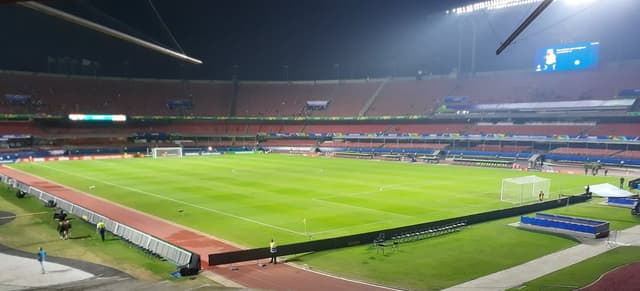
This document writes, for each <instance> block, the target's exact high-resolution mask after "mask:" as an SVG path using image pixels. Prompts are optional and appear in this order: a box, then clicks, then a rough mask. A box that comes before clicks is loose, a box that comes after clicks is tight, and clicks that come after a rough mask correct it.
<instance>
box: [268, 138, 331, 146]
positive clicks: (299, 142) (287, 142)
mask: <svg viewBox="0 0 640 291" xmlns="http://www.w3.org/2000/svg"><path fill="white" fill-rule="evenodd" d="M317 145H318V142H317V141H315V140H308V139H271V140H267V141H264V142H262V143H260V146H266V147H281V146H284V147H313V146H317Z"/></svg>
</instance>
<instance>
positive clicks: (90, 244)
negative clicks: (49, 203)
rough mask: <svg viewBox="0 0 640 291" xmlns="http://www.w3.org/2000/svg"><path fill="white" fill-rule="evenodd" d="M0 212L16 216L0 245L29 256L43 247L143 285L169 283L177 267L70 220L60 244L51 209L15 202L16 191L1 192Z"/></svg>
mask: <svg viewBox="0 0 640 291" xmlns="http://www.w3.org/2000/svg"><path fill="white" fill-rule="evenodd" d="M0 210H3V211H8V212H10V213H13V214H16V215H17V218H16V219H14V220H13V221H11V222H10V223H7V224H4V225H2V226H0V243H1V244H3V245H5V246H8V247H11V248H14V249H19V250H23V251H26V252H29V253H34V254H35V252H36V250H37V248H38V247H43V248H44V249H45V250H46V251H47V254H48V255H49V256H54V257H65V258H71V259H77V260H82V261H88V262H93V263H96V264H101V265H106V266H110V267H112V268H115V269H118V270H121V271H123V272H126V273H128V274H130V275H131V276H133V277H135V278H137V279H141V280H145V281H162V280H167V279H170V278H171V277H170V276H169V275H170V274H171V273H172V272H175V270H176V267H175V265H173V264H172V263H170V262H167V261H164V260H162V259H160V258H158V257H155V256H151V255H148V254H146V253H144V252H142V251H140V249H138V248H137V247H133V246H132V245H131V244H129V243H127V242H125V241H121V240H119V239H117V238H113V237H111V236H107V240H106V241H105V242H102V241H101V240H100V238H99V237H98V235H97V234H96V231H95V226H93V225H90V224H88V223H84V222H82V221H81V220H80V219H78V218H77V217H73V216H70V218H72V221H73V229H72V232H71V235H70V237H71V238H70V239H68V240H60V239H59V236H58V231H57V230H56V224H57V223H56V221H54V220H53V219H52V217H53V211H54V210H53V209H51V208H45V207H43V203H42V201H40V200H38V199H37V198H35V197H31V196H26V197H25V198H23V199H18V198H16V195H15V191H13V190H9V189H7V188H5V187H2V188H0ZM171 280H172V281H177V282H178V283H179V284H180V285H186V286H188V287H196V286H201V285H204V284H207V285H212V286H217V285H216V284H215V283H214V282H212V281H210V280H207V279H206V278H198V279H196V280H186V279H183V280H175V279H171Z"/></svg>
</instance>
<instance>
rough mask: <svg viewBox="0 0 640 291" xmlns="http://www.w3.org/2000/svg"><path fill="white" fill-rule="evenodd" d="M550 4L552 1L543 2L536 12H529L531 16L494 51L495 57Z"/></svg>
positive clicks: (545, 0)
mask: <svg viewBox="0 0 640 291" xmlns="http://www.w3.org/2000/svg"><path fill="white" fill-rule="evenodd" d="M551 3H553V0H544V1H543V2H542V3H540V5H539V6H538V7H537V8H536V10H534V11H533V12H531V15H529V17H527V19H525V20H524V22H522V24H520V26H518V28H516V30H515V31H514V32H513V33H512V34H511V35H510V36H509V37H508V38H507V40H505V41H504V42H503V43H502V44H501V45H500V47H499V48H498V49H497V50H496V55H500V53H502V51H504V50H505V49H506V48H507V47H508V46H509V45H510V44H511V43H512V42H513V41H514V40H515V39H516V37H518V35H520V33H522V32H523V31H524V30H525V29H526V28H527V26H529V24H531V22H533V20H534V19H536V18H537V17H538V16H539V15H540V14H541V13H542V11H544V10H545V9H547V7H549V5H551Z"/></svg>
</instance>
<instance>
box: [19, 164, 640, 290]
mask: <svg viewBox="0 0 640 291" xmlns="http://www.w3.org/2000/svg"><path fill="white" fill-rule="evenodd" d="M14 167H16V168H18V169H21V170H24V171H27V172H30V173H34V174H36V175H38V176H41V177H45V178H48V179H51V180H54V181H58V182H60V183H63V184H65V185H70V186H72V187H74V188H77V189H79V190H82V191H85V192H88V193H91V194H93V195H97V196H101V197H104V198H107V199H110V200H112V201H115V202H117V203H120V204H124V205H127V206H129V207H133V208H136V209H139V210H142V211H145V212H148V213H151V214H153V215H156V216H159V217H163V218H165V219H169V220H172V221H175V222H177V223H180V224H183V225H186V226H189V227H192V228H195V229H198V230H201V231H203V232H206V233H210V234H212V235H214V236H217V237H221V238H224V239H226V240H229V241H233V242H235V243H238V244H241V245H245V246H249V247H263V246H265V245H266V243H267V241H268V240H269V239H270V238H271V237H274V238H276V239H277V240H278V241H279V243H280V244H285V243H291V242H297V241H303V240H306V239H308V238H307V235H306V232H305V226H304V223H303V219H305V218H306V219H307V227H308V228H307V230H306V231H308V232H310V233H313V234H314V239H317V238H324V237H333V236H339V235H344V234H353V233H359V232H364V231H371V230H376V229H382V228H386V227H392V226H401V225H409V224H414V223H421V222H425V221H430V220H435V219H441V218H447V217H453V216H460V215H466V214H470V213H475V212H482V211H486V210H491V209H499V208H505V207H511V206H512V204H510V203H503V202H500V199H499V196H500V181H501V179H502V178H506V177H518V176H524V175H528V174H529V173H525V172H519V171H513V170H507V169H492V168H470V167H455V166H446V165H427V164H407V163H398V162H380V161H365V160H349V159H331V158H311V157H300V156H287V155H228V156H214V157H194V158H181V159H177V158H176V159H136V160H101V161H66V162H57V163H34V164H17V165H14ZM536 175H539V176H544V177H548V178H551V179H552V186H551V193H548V196H551V197H552V198H553V197H557V196H558V194H560V193H563V194H565V193H567V194H575V193H580V192H582V191H583V187H584V185H587V184H597V183H602V182H609V183H613V184H615V183H616V182H617V178H616V177H602V176H598V177H592V176H580V175H557V174H546V173H536ZM91 185H94V186H96V187H95V188H94V189H89V186H91ZM597 202H599V200H595V201H592V202H589V203H584V204H578V205H574V206H570V207H566V208H561V209H556V210H554V212H556V213H563V214H567V215H578V216H583V217H592V218H599V219H610V221H611V227H612V229H622V228H626V227H629V226H632V225H635V224H636V223H638V221H637V219H635V218H633V217H630V215H629V213H628V210H627V209H620V208H611V207H604V206H601V205H598V203H597ZM178 209H184V210H185V211H184V213H183V214H181V213H178V211H177V210H178ZM516 220H517V218H512V219H504V220H498V221H494V222H489V223H484V224H479V225H474V226H471V227H468V228H466V229H465V230H463V231H462V232H459V233H454V234H451V235H446V236H443V237H438V238H434V239H428V240H423V241H418V242H415V243H410V244H403V245H402V246H401V248H399V249H398V250H397V251H396V252H387V253H386V254H385V255H379V254H376V253H375V250H373V249H371V248H370V246H368V245H364V246H358V247H352V248H346V249H340V250H335V251H327V252H319V253H314V254H308V255H303V256H299V257H296V258H294V259H295V260H298V261H299V262H301V263H304V264H308V265H309V266H312V267H313V268H314V269H317V270H322V271H325V272H330V273H334V274H338V275H342V276H347V277H350V278H357V279H361V280H365V281H370V282H376V283H380V284H384V285H388V286H396V287H400V288H404V289H412V290H432V289H441V288H444V287H448V286H452V285H455V284H458V283H462V282H465V281H467V280H470V279H473V278H477V277H479V276H483V275H487V274H490V273H492V272H495V271H498V270H501V269H504V268H508V267H511V266H515V265H517V264H521V263H524V262H526V261H528V260H531V259H533V258H536V257H539V256H542V255H545V254H548V253H551V252H554V251H558V250H561V249H564V248H567V247H570V246H573V245H575V244H576V242H575V241H573V240H570V239H567V238H565V237H559V236H554V235H547V234H541V233H537V232H531V231H523V230H519V229H516V228H513V227H511V226H508V224H509V223H512V222H514V221H516Z"/></svg>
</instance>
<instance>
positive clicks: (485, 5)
mask: <svg viewBox="0 0 640 291" xmlns="http://www.w3.org/2000/svg"><path fill="white" fill-rule="evenodd" d="M541 1H542V0H491V1H482V2H477V3H473V4H469V5H465V6H460V7H457V8H453V9H450V10H447V11H450V12H451V13H453V14H457V15H461V14H469V13H473V12H479V11H487V10H498V9H505V8H511V7H515V6H523V5H529V4H532V3H536V2H541ZM587 1H588V0H587ZM447 14H448V13H447Z"/></svg>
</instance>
